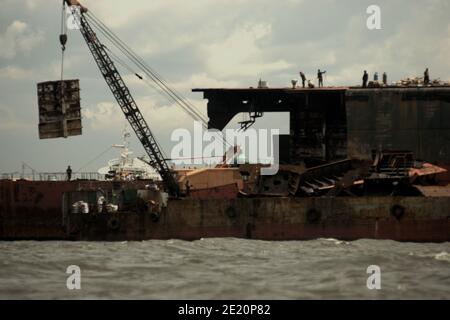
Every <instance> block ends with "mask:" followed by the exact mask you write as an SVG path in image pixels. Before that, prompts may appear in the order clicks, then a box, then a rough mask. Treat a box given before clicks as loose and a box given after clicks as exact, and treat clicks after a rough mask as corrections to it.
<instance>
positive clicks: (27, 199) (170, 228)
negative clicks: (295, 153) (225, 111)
mask: <svg viewBox="0 0 450 320" xmlns="http://www.w3.org/2000/svg"><path fill="white" fill-rule="evenodd" d="M107 184H108V183H104V182H72V183H58V182H25V181H20V182H11V181H0V239H1V240H80V241H135V240H136V241H140V240H152V239H158V240H166V239H180V240H189V241H190V240H197V239H201V238H211V237H213V238H222V237H235V238H246V239H258V240H312V239H317V238H335V239H340V240H347V241H351V240H358V239H390V240H396V241H408V242H447V241H450V196H448V197H447V196H445V197H436V198H432V197H400V198H397V197H361V198H307V199H294V198H254V199H234V200H194V199H184V200H171V201H169V204H168V207H167V208H165V209H163V212H162V214H161V215H160V217H159V219H158V220H156V219H154V217H152V216H150V215H149V214H138V213H132V212H130V213H119V214H73V213H70V214H69V215H68V216H65V217H63V213H62V211H63V210H62V202H63V201H62V194H63V192H69V191H75V190H78V191H79V190H97V189H98V188H100V187H104V188H107V187H108V185H107Z"/></svg>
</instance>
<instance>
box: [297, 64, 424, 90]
mask: <svg viewBox="0 0 450 320" xmlns="http://www.w3.org/2000/svg"><path fill="white" fill-rule="evenodd" d="M325 73H327V72H326V71H321V70H320V69H319V70H317V80H318V83H319V88H322V87H323V75H324V74H325ZM423 75H424V76H423V83H424V85H429V84H430V71H429V70H428V68H427V69H426V70H425V72H424V74H423ZM300 78H301V79H302V87H303V88H306V81H308V88H314V84H312V83H311V80H307V79H306V75H305V73H304V72H303V71H300ZM373 81H374V82H378V81H379V76H378V72H375V74H374V76H373ZM382 81H383V85H385V86H387V84H388V76H387V73H386V72H384V73H383V79H382ZM368 83H369V74H368V73H367V71H366V70H364V74H363V78H362V86H363V88H367V85H368Z"/></svg>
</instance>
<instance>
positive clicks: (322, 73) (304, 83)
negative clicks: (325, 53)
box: [300, 69, 327, 88]
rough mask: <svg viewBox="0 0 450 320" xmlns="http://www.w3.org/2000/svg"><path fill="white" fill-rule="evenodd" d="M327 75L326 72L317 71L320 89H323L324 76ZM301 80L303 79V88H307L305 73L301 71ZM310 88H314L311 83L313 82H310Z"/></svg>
mask: <svg viewBox="0 0 450 320" xmlns="http://www.w3.org/2000/svg"><path fill="white" fill-rule="evenodd" d="M325 73H327V72H326V71H321V70H320V69H319V70H317V80H318V82H319V88H322V87H323V75H324V74H325ZM300 78H301V79H302V86H303V88H306V76H305V74H304V73H303V71H300ZM308 87H309V88H314V84H312V83H311V80H308Z"/></svg>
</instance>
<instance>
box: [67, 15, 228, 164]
mask: <svg viewBox="0 0 450 320" xmlns="http://www.w3.org/2000/svg"><path fill="white" fill-rule="evenodd" d="M72 14H74V12H73V11H72ZM84 16H85V17H86V18H87V19H88V21H89V22H91V23H92V24H93V25H94V26H96V27H97V29H98V31H100V32H101V33H102V34H103V35H104V36H105V37H106V38H107V39H108V40H109V41H110V42H111V43H112V44H113V45H114V46H115V47H116V48H117V49H118V50H119V51H120V52H121V53H122V54H123V55H124V56H125V57H127V58H128V59H129V60H130V61H131V62H133V63H134V64H135V65H136V66H137V67H138V68H140V69H141V71H143V72H144V73H145V74H146V75H147V76H148V77H149V78H150V79H152V81H153V82H154V83H155V84H156V85H157V87H158V88H159V90H158V88H157V87H155V85H153V84H152V83H151V82H150V81H149V80H148V79H144V78H143V77H142V76H141V75H139V74H138V73H137V72H135V71H134V70H133V68H131V67H130V66H129V65H128V64H127V63H125V62H124V61H123V60H122V59H120V58H119V57H118V56H117V55H116V54H115V53H114V52H112V50H110V49H109V48H107V47H106V46H104V45H103V46H104V48H105V49H106V50H108V51H109V52H110V53H112V56H114V58H115V60H116V61H117V62H118V63H119V64H121V65H122V66H123V67H124V68H125V69H127V70H128V71H130V72H131V73H133V74H134V75H135V76H136V77H138V78H139V79H140V80H142V81H144V82H145V83H146V84H147V85H149V86H150V87H152V88H153V89H155V90H156V91H158V93H160V94H161V93H162V92H163V93H165V94H166V96H168V98H170V99H171V100H173V101H174V102H175V103H176V104H178V105H179V106H180V107H181V108H182V109H183V110H184V111H185V112H187V113H188V114H189V115H190V116H191V117H192V118H193V119H195V120H197V121H199V122H201V123H202V125H203V126H204V127H205V128H206V129H208V120H206V118H205V117H204V116H203V114H201V113H200V112H199V111H198V110H197V109H196V108H195V107H194V106H193V105H192V104H191V103H189V102H187V101H185V100H184V99H183V98H182V97H181V95H180V94H179V93H178V92H177V91H176V90H175V89H172V88H170V86H169V85H168V84H167V82H166V81H165V80H164V79H163V78H162V76H161V75H159V74H158V73H157V72H156V71H155V70H153V69H152V68H151V67H150V66H148V65H147V64H146V63H145V61H144V60H143V59H142V58H141V57H139V56H138V55H137V54H136V53H135V52H134V51H133V50H132V49H131V48H130V47H129V46H128V45H126V44H125V43H124V42H123V41H122V40H121V39H120V38H119V37H118V36H117V35H115V34H114V32H112V31H111V30H110V29H109V28H108V27H107V26H106V25H105V24H104V23H103V22H101V20H100V19H98V18H97V17H95V15H93V14H92V12H91V11H90V12H89V13H87V14H84ZM75 21H77V22H78V23H79V21H78V20H77V19H75ZM80 27H81V26H80ZM161 91H162V92H161ZM220 139H221V140H222V142H223V143H224V144H226V145H228V146H229V147H234V146H233V145H232V144H230V143H229V142H228V141H227V140H226V139H224V138H223V137H220ZM160 149H161V148H160ZM161 150H162V149H161ZM166 158H167V157H166Z"/></svg>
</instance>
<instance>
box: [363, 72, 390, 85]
mask: <svg viewBox="0 0 450 320" xmlns="http://www.w3.org/2000/svg"><path fill="white" fill-rule="evenodd" d="M362 81H363V84H362V86H363V88H367V84H368V83H369V74H368V73H367V71H366V70H364V74H363V78H362ZM373 81H374V82H378V81H379V78H378V72H375V74H374V75H373ZM387 82H388V77H387V73H386V72H384V73H383V85H385V86H387Z"/></svg>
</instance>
